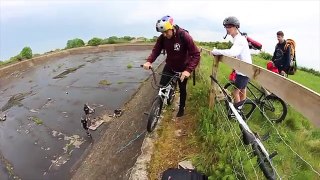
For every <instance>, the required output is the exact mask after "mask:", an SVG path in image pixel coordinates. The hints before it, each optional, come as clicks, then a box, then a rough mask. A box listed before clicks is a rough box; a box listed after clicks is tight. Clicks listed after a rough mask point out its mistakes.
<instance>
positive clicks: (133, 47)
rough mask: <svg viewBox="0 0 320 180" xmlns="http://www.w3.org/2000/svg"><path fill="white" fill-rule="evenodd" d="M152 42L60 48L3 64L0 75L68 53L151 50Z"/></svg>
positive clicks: (65, 55)
mask: <svg viewBox="0 0 320 180" xmlns="http://www.w3.org/2000/svg"><path fill="white" fill-rule="evenodd" d="M153 45H154V44H152V43H148V44H147V43H142V44H106V45H100V46H86V47H80V48H72V49H67V50H62V51H58V52H53V53H49V54H44V55H42V56H38V57H35V58H32V59H28V60H23V61H19V62H16V63H14V64H10V65H8V66H4V67H2V68H0V76H1V77H4V76H7V75H10V74H11V73H13V72H15V71H22V70H25V69H28V68H30V67H33V66H35V65H39V64H42V63H45V62H47V61H50V60H54V59H61V58H65V57H67V56H70V55H77V54H91V53H100V52H111V51H140V50H151V49H152V47H153Z"/></svg>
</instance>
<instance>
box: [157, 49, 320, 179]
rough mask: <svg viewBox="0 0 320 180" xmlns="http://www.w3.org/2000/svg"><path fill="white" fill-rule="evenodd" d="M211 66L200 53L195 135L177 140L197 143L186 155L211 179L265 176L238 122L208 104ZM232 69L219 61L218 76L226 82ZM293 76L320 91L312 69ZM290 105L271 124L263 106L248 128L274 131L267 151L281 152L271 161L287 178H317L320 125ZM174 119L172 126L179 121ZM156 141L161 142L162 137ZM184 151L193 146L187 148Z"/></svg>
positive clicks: (193, 96) (191, 102)
mask: <svg viewBox="0 0 320 180" xmlns="http://www.w3.org/2000/svg"><path fill="white" fill-rule="evenodd" d="M254 63H255V64H258V65H260V66H262V67H265V63H266V61H265V60H262V59H259V58H258V57H254ZM211 67H212V57H209V56H206V55H202V60H201V66H200V71H199V75H198V76H197V84H196V86H192V83H189V84H188V88H189V89H188V92H189V95H188V105H187V107H188V109H187V113H188V114H193V119H192V120H190V121H192V124H195V127H194V128H193V129H189V131H190V132H192V136H190V138H189V139H188V140H187V141H185V142H178V143H187V144H188V146H185V147H186V148H194V147H198V148H197V150H192V152H196V153H192V154H191V155H190V156H186V158H188V159H191V160H192V161H193V163H194V165H195V166H196V168H197V169H198V170H200V171H201V172H204V173H205V174H207V175H208V176H209V177H210V179H245V178H246V179H257V178H258V179H263V178H264V176H263V174H262V172H261V170H260V169H259V167H258V165H257V159H256V157H253V156H252V155H251V152H252V150H251V148H250V147H249V146H246V145H243V144H242V141H241V138H240V130H239V126H238V124H237V123H236V121H234V120H228V119H227V118H226V112H225V107H224V106H223V105H222V104H220V103H217V105H216V106H215V108H214V110H213V111H211V110H209V108H208V90H209V85H210V79H209V75H210V73H211ZM230 71H231V70H230V69H229V68H228V67H226V65H224V64H221V65H220V67H219V72H218V79H219V81H221V82H222V84H224V83H226V82H227V81H228V80H227V77H228V74H229V73H230ZM290 79H292V80H294V81H296V82H298V83H300V84H303V85H305V86H307V87H308V88H310V89H313V90H314V91H317V92H319V90H320V88H319V83H316V82H320V77H317V76H314V75H312V74H310V73H306V72H303V71H298V72H297V74H296V75H294V76H290ZM297 98H302V97H297ZM288 108H289V109H288V115H287V117H286V119H285V120H284V122H282V123H281V124H272V123H269V121H267V120H266V119H265V118H264V117H263V116H262V115H261V113H260V112H259V110H256V111H255V113H254V115H253V116H252V117H251V118H250V119H249V121H248V124H249V127H250V129H251V130H253V131H254V132H257V133H258V134H259V135H263V134H265V133H267V132H270V138H269V139H268V140H267V141H264V142H263V144H264V145H265V147H266V149H267V150H268V152H269V153H272V152H273V151H277V152H278V155H277V156H276V157H275V158H274V159H273V163H274V166H275V168H276V169H277V172H278V173H279V175H280V176H281V177H282V178H283V179H317V178H319V176H318V175H317V174H316V173H315V172H313V171H312V170H311V167H310V165H311V166H312V167H313V168H315V170H316V171H318V172H320V129H319V128H314V127H313V125H312V124H311V123H310V122H309V121H308V120H307V119H306V118H304V117H303V116H302V115H301V114H299V113H297V112H296V111H295V110H294V109H292V108H291V107H290V106H289V107H288ZM188 123H190V122H188ZM170 124H171V125H169V126H170V127H171V126H172V124H175V122H170ZM162 128H164V129H162V130H161V131H167V130H168V129H166V127H165V126H164V127H162ZM170 131H175V129H172V130H169V132H170ZM157 143H159V144H161V143H163V142H162V141H161V140H159V141H158V142H157ZM292 150H294V152H293V151H292ZM161 152H162V150H161V147H159V149H157V153H158V154H161ZM184 152H189V151H188V150H184ZM297 154H298V155H299V156H301V157H303V159H304V160H306V161H307V163H308V164H307V163H306V162H304V161H303V160H301V159H300V158H299V156H298V155H297ZM175 156H176V154H175V153H173V154H171V157H170V156H169V157H166V158H164V159H161V160H158V161H157V160H155V159H154V158H153V162H152V163H151V164H153V163H155V162H158V163H159V162H160V161H161V162H160V164H161V163H163V162H165V161H169V162H170V159H172V158H173V157H175ZM151 166H152V165H151ZM162 169H163V168H162ZM153 171H154V170H153ZM160 172H161V171H160Z"/></svg>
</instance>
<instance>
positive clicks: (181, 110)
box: [177, 107, 184, 117]
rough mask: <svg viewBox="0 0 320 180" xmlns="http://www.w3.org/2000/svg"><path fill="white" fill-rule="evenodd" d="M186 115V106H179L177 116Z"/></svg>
mask: <svg viewBox="0 0 320 180" xmlns="http://www.w3.org/2000/svg"><path fill="white" fill-rule="evenodd" d="M183 115H184V107H179V111H178V113H177V117H181V116H183Z"/></svg>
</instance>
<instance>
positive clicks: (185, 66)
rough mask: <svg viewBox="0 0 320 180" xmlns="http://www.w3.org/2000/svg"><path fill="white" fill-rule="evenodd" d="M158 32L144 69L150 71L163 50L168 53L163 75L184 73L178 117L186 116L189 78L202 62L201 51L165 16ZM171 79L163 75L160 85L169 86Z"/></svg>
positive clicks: (182, 75)
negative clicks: (159, 33)
mask: <svg viewBox="0 0 320 180" xmlns="http://www.w3.org/2000/svg"><path fill="white" fill-rule="evenodd" d="M156 30H157V31H158V32H161V33H162V34H161V35H160V36H159V37H158V39H157V42H156V44H155V45H154V47H153V50H152V53H151V54H150V56H149V57H148V58H147V62H146V63H144V65H143V67H144V68H145V69H149V67H151V63H153V62H154V61H155V60H156V59H157V57H158V56H159V55H160V53H161V50H162V49H164V50H165V51H166V52H167V58H166V64H165V66H164V68H163V71H162V73H163V74H168V75H174V72H182V73H181V76H180V81H178V83H179V89H180V105H179V111H178V113H177V117H181V116H183V115H184V108H185V105H186V98H187V90H186V88H187V78H188V77H189V76H190V73H191V72H192V71H193V70H194V69H195V68H196V66H197V65H198V63H199V61H200V51H199V49H198V48H197V46H196V45H195V43H194V42H193V39H192V37H191V36H190V35H189V33H188V32H187V31H186V30H184V29H182V28H180V27H179V26H178V25H174V24H173V18H172V17H170V16H164V17H162V18H161V19H160V20H158V21H157V24H156ZM169 80H170V77H169V76H165V75H163V76H162V77H161V80H160V85H163V86H165V85H167V83H168V82H169Z"/></svg>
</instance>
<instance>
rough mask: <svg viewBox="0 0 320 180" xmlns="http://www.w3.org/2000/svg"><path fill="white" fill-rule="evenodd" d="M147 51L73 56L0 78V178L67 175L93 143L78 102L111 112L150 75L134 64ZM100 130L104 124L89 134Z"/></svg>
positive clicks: (97, 135)
mask: <svg viewBox="0 0 320 180" xmlns="http://www.w3.org/2000/svg"><path fill="white" fill-rule="evenodd" d="M149 53H150V51H118V52H107V53H98V54H84V55H75V56H69V57H66V58H62V59H57V60H52V61H49V62H47V63H43V64H39V65H36V66H34V67H32V68H29V69H26V70H23V71H17V72H14V73H12V74H10V75H8V76H6V77H1V79H0V108H1V109H2V113H1V117H3V116H4V114H6V115H7V118H6V120H5V121H0V129H1V130H0V179H19V178H21V179H33V180H34V179H69V178H70V177H71V175H70V168H71V167H72V166H73V165H74V164H75V163H76V162H78V161H79V160H81V156H82V155H83V154H84V152H85V149H86V148H87V147H88V146H89V145H90V143H93V141H92V140H90V139H89V138H87V137H86V134H85V132H84V131H83V129H82V128H81V126H80V117H81V116H82V115H83V104H84V103H89V105H91V106H93V107H95V108H96V113H95V115H94V117H96V118H98V117H99V116H101V115H102V114H105V113H108V114H112V112H113V110H114V109H116V108H119V107H121V106H122V105H123V104H124V103H125V102H126V101H128V100H129V99H130V97H131V96H132V95H133V93H135V92H136V90H137V88H138V87H139V86H140V84H141V82H142V81H144V80H145V79H146V78H147V76H148V75H149V74H150V73H149V72H147V71H144V70H142V69H141V68H139V65H140V64H142V63H143V62H144V59H145V57H146V56H147V55H148V54H149ZM159 59H163V57H162V56H161V57H159ZM158 62H159V61H158ZM131 67H132V68H131ZM101 82H104V83H101ZM105 82H107V83H105ZM1 117H0V118H1ZM105 130H108V123H104V124H103V125H102V126H101V127H99V128H98V129H97V130H96V131H94V132H92V134H93V139H94V140H97V139H99V137H100V135H101V134H102V133H103V132H104V131H105Z"/></svg>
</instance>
